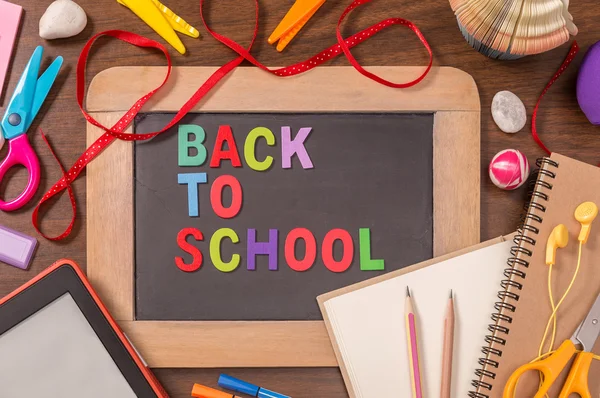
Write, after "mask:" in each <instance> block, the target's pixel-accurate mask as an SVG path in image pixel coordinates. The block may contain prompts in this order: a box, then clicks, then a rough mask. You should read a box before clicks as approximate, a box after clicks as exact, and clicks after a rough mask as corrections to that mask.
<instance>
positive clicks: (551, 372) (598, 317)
mask: <svg viewBox="0 0 600 398" xmlns="http://www.w3.org/2000/svg"><path fill="white" fill-rule="evenodd" d="M599 334H600V295H598V297H596V301H595V302H594V305H592V308H591V309H590V312H588V314H587V315H586V317H585V319H584V320H583V322H581V324H580V325H579V327H578V328H577V330H576V331H575V333H574V334H573V336H571V338H570V339H569V340H566V341H565V342H564V343H562V344H561V345H560V347H558V349H557V350H556V351H555V352H554V353H552V354H551V355H550V356H549V357H547V358H545V359H542V360H541V361H536V362H532V363H528V364H526V365H523V366H521V367H520V368H518V369H517V370H516V371H515V372H514V373H513V374H512V375H511V376H510V378H509V379H508V382H507V383H506V386H505V387H504V395H503V398H513V397H514V394H515V389H516V388H517V382H518V380H519V378H520V377H521V376H522V375H523V374H524V373H525V372H528V371H530V370H537V371H540V372H541V373H542V375H543V376H544V381H543V382H542V385H541V387H540V389H539V390H538V392H537V394H535V396H534V398H543V397H544V395H546V393H547V392H548V390H550V387H551V386H552V384H554V382H555V381H556V378H557V377H558V375H560V373H561V372H562V371H563V369H564V368H565V367H566V366H567V364H568V363H569V361H570V360H571V358H572V357H573V355H574V354H575V353H577V351H578V347H580V348H581V352H580V353H578V354H577V356H576V357H575V361H574V362H573V365H572V366H571V370H570V371H569V376H567V381H565V384H564V385H563V388H562V390H561V392H560V395H559V396H558V398H568V397H569V396H570V395H571V394H579V396H581V397H582V398H592V395H591V394H590V389H589V387H588V373H589V371H590V366H591V364H592V360H593V359H594V354H593V353H592V352H591V350H592V348H593V347H594V343H595V342H596V340H597V339H598V335H599Z"/></svg>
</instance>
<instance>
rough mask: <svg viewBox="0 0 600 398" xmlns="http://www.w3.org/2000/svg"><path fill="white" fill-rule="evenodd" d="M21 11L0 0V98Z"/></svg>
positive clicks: (14, 5) (16, 6)
mask: <svg viewBox="0 0 600 398" xmlns="http://www.w3.org/2000/svg"><path fill="white" fill-rule="evenodd" d="M22 11H23V8H22V7H21V6H18V5H16V4H13V3H9V2H8V1H4V0H0V98H2V92H3V91H4V80H5V79H6V72H7V71H8V65H9V64H10V60H11V58H12V52H13V47H14V44H15V40H16V38H17V32H18V30H19V25H20V23H21V12H22Z"/></svg>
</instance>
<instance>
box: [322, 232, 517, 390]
mask: <svg viewBox="0 0 600 398" xmlns="http://www.w3.org/2000/svg"><path fill="white" fill-rule="evenodd" d="M512 245H513V242H511V241H506V242H502V243H498V244H495V245H492V246H488V247H486V248H483V249H479V250H477V251H473V252H470V253H468V254H465V255H462V256H459V257H455V258H452V259H450V260H446V261H443V262H440V263H437V264H433V265H430V266H428V267H425V268H422V269H419V270H417V271H414V272H411V273H408V274H404V275H401V276H398V277H396V278H392V279H389V280H386V281H383V282H381V283H377V284H375V285H371V286H368V287H365V288H362V289H359V290H356V291H353V292H350V293H347V294H344V295H341V296H338V297H335V298H332V299H330V300H328V301H327V302H325V310H326V312H327V314H328V316H329V318H330V322H331V325H332V330H333V333H334V334H335V340H336V341H337V343H338V346H339V349H340V352H341V355H342V358H343V362H344V363H345V365H346V367H347V369H348V374H349V377H350V383H351V384H352V386H353V388H354V391H355V392H356V396H357V397H361V398H373V397H408V396H411V380H410V370H409V365H408V357H407V346H406V345H407V342H406V330H405V323H404V302H405V298H406V287H407V286H409V287H410V290H411V295H412V297H413V305H414V306H415V312H416V315H417V334H418V344H419V352H420V358H421V372H422V375H423V390H424V391H423V392H424V396H432V397H433V396H437V395H439V390H440V380H441V368H442V366H441V356H442V345H443V343H442V335H443V323H444V315H445V312H446V307H447V304H448V296H449V293H450V289H452V290H453V291H454V296H455V297H454V298H455V301H454V305H455V307H454V310H455V317H456V320H455V322H456V326H455V334H454V358H453V359H454V364H453V374H452V396H453V397H466V396H467V395H468V391H469V390H471V389H472V388H471V384H470V383H471V380H472V379H474V378H475V377H474V376H475V375H474V373H473V370H474V369H475V368H476V365H477V360H478V359H479V357H481V356H482V355H481V344H482V341H484V338H485V334H486V332H487V327H486V325H488V324H490V323H492V321H491V319H490V308H493V305H494V303H495V302H496V301H498V299H497V297H496V293H497V291H498V290H499V286H500V281H501V280H502V279H503V276H502V271H503V270H504V268H506V259H507V258H508V257H509V255H510V252H509V251H510V247H511V246H512Z"/></svg>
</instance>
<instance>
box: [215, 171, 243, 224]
mask: <svg viewBox="0 0 600 398" xmlns="http://www.w3.org/2000/svg"><path fill="white" fill-rule="evenodd" d="M226 186H228V187H230V188H231V205H229V207H224V206H223V189H224V188H225V187H226ZM242 197H243V193H242V186H241V185H240V182H239V181H238V179H237V178H235V177H234V176H231V175H222V176H219V177H217V179H216V180H215V182H213V184H212V187H211V188H210V204H211V205H212V208H213V211H214V212H215V214H216V215H217V216H219V217H221V218H233V217H235V216H237V215H238V213H239V212H240V209H241V208H242Z"/></svg>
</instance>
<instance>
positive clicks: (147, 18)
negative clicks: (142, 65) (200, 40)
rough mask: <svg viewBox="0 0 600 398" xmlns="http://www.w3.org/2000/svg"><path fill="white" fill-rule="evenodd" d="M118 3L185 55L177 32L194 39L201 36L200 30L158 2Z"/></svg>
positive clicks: (129, 0) (121, 0)
mask: <svg viewBox="0 0 600 398" xmlns="http://www.w3.org/2000/svg"><path fill="white" fill-rule="evenodd" d="M117 2H118V3H119V4H122V5H124V6H125V7H127V8H129V9H130V10H131V11H133V12H134V13H135V15H137V16H138V17H140V18H141V19H142V20H143V21H144V22H145V23H147V24H148V25H149V26H150V27H151V28H152V29H154V30H155V31H156V33H158V34H159V35H160V36H161V37H162V38H163V39H165V40H166V41H167V43H169V44H170V45H172V46H173V47H174V48H175V49H176V50H177V51H179V52H180V53H181V54H185V46H184V45H183V43H182V42H181V40H180V39H179V36H177V34H176V33H175V31H177V32H180V33H183V34H185V35H187V36H190V37H193V38H197V37H199V36H200V32H198V30H196V29H195V28H194V27H193V26H191V25H190V24H188V23H187V22H185V21H184V20H183V19H182V18H181V17H179V16H178V15H177V14H175V13H174V12H173V11H171V10H170V9H169V8H167V7H166V6H165V5H164V4H162V3H161V2H160V1H158V0H117Z"/></svg>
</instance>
